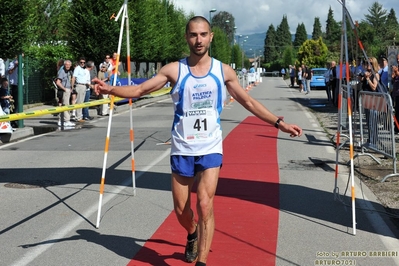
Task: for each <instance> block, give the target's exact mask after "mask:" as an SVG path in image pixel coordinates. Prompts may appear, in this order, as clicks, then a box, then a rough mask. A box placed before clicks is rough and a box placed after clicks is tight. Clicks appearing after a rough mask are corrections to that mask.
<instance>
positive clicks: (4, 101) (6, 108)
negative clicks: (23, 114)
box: [0, 78, 12, 115]
mask: <svg viewBox="0 0 399 266" xmlns="http://www.w3.org/2000/svg"><path fill="white" fill-rule="evenodd" d="M11 100H12V96H11V95H10V94H9V92H8V80H7V78H2V79H1V87H0V103H1V109H3V112H4V113H5V114H6V115H8V114H10V106H11V103H10V102H11Z"/></svg>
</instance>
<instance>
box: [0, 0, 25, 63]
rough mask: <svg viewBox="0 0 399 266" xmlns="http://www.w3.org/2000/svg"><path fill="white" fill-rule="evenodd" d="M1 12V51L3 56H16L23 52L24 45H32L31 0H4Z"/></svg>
mask: <svg viewBox="0 0 399 266" xmlns="http://www.w3.org/2000/svg"><path fill="white" fill-rule="evenodd" d="M2 7H6V9H3V10H2V12H0V25H1V30H0V40H1V42H0V51H1V54H2V55H1V56H2V57H3V58H14V56H15V55H17V54H21V53H22V52H23V50H24V47H27V46H29V45H30V43H29V40H28V36H29V27H28V25H29V20H28V18H29V7H30V6H29V1H28V0H20V1H15V0H3V1H2Z"/></svg>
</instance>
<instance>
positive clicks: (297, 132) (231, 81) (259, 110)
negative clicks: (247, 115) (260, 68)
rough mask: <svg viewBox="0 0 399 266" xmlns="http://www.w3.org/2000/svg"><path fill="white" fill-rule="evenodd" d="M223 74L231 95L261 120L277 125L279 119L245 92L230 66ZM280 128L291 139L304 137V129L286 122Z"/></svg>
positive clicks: (226, 67) (225, 66) (224, 68)
mask: <svg viewBox="0 0 399 266" xmlns="http://www.w3.org/2000/svg"><path fill="white" fill-rule="evenodd" d="M223 72H224V76H225V83H226V87H227V90H228V92H229V93H230V95H231V96H232V97H233V98H234V99H235V100H237V101H238V102H239V103H240V104H241V105H242V106H244V107H245V109H247V110H248V111H250V112H251V113H252V114H254V115H255V116H256V117H258V118H260V119H261V120H263V121H265V122H266V123H269V124H271V125H275V124H276V122H277V120H278V119H279V117H277V116H276V115H274V114H273V113H272V112H270V111H269V110H268V109H267V108H266V107H265V106H263V105H262V104H261V103H260V102H258V101H257V100H255V99H254V98H252V97H251V96H250V95H249V94H248V93H246V92H245V90H244V89H243V88H242V87H241V85H240V84H239V83H238V80H237V76H236V73H235V71H234V70H233V69H232V68H231V67H230V66H228V65H225V64H224V65H223ZM278 128H279V129H280V130H281V131H283V132H285V133H289V134H290V136H291V137H299V136H301V135H302V129H301V128H300V127H299V126H297V125H293V124H288V123H285V122H284V121H280V122H279V123H278Z"/></svg>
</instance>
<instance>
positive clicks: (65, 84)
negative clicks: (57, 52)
mask: <svg viewBox="0 0 399 266" xmlns="http://www.w3.org/2000/svg"><path fill="white" fill-rule="evenodd" d="M71 67H72V62H71V61H70V60H65V61H64V66H63V67H62V68H60V70H59V71H58V75H57V81H56V84H57V87H58V91H59V92H62V93H61V95H60V96H62V105H69V100H70V98H71V93H72V86H71V80H72V69H71ZM63 114H64V126H65V127H74V126H75V123H72V122H71V121H70V120H71V116H70V114H69V111H64V113H63ZM61 123H62V120H61V115H60V120H59V121H58V126H62V125H61Z"/></svg>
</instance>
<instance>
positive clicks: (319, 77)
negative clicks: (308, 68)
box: [310, 67, 328, 89]
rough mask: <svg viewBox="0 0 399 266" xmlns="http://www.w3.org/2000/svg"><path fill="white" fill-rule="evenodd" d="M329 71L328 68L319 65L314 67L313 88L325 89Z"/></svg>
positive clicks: (311, 84)
mask: <svg viewBox="0 0 399 266" xmlns="http://www.w3.org/2000/svg"><path fill="white" fill-rule="evenodd" d="M327 71H328V69H327V68H324V67H319V68H312V73H313V76H312V79H311V80H310V88H311V89H325V88H326V78H325V73H326V72H327Z"/></svg>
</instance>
